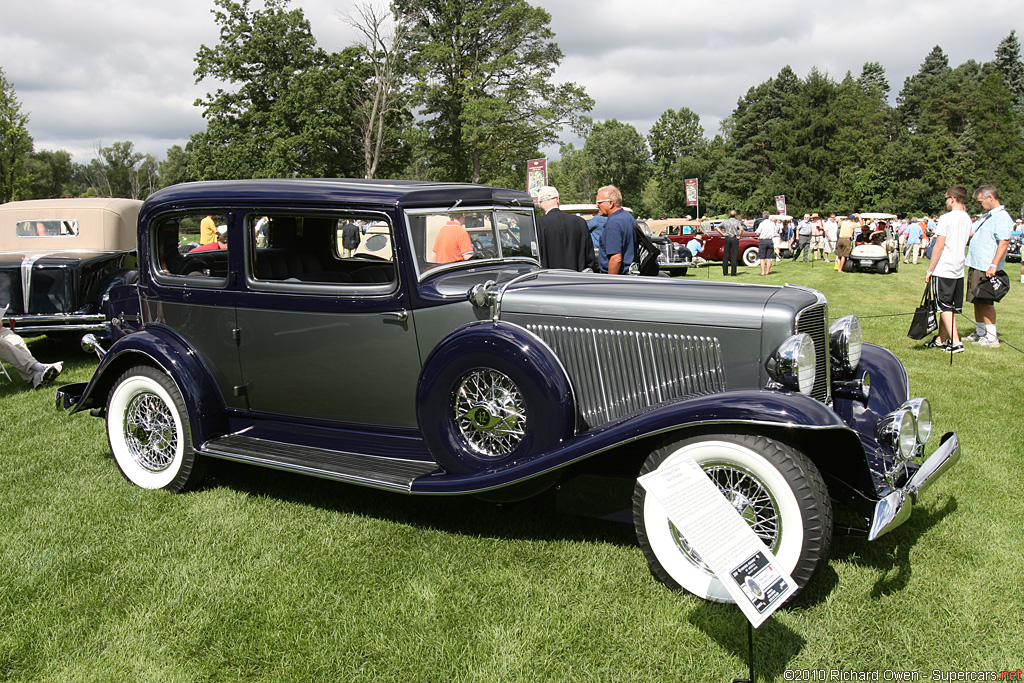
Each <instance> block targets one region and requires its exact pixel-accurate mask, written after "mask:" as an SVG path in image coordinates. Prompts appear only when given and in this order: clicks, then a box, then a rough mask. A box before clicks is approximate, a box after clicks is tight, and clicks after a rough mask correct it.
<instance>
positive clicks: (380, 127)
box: [343, 0, 412, 178]
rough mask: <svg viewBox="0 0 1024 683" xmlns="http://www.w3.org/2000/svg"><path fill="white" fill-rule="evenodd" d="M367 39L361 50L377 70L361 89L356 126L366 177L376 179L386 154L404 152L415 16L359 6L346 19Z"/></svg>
mask: <svg viewBox="0 0 1024 683" xmlns="http://www.w3.org/2000/svg"><path fill="white" fill-rule="evenodd" d="M343 18H344V20H345V21H346V23H348V24H349V25H350V26H352V27H354V28H355V29H356V30H358V31H359V32H360V33H361V34H362V36H363V39H362V41H361V42H360V45H359V47H360V48H361V49H362V51H363V55H364V58H365V60H366V62H367V63H368V65H369V66H370V68H371V69H372V73H373V75H372V77H371V78H368V79H367V80H366V81H365V82H364V83H363V84H362V86H361V87H360V88H359V90H358V96H359V103H358V105H357V107H356V126H357V129H358V132H359V145H360V148H361V149H362V152H363V176H364V177H365V178H374V177H376V175H377V171H378V168H379V167H380V165H381V159H382V158H383V157H384V156H385V155H389V156H394V155H395V153H396V152H398V151H399V150H400V149H401V148H402V140H401V133H402V125H401V124H402V122H403V121H404V120H405V119H406V118H407V116H406V115H407V114H408V109H407V108H406V107H405V104H404V102H405V99H406V98H405V96H404V95H405V93H404V84H405V80H406V78H407V74H406V72H405V62H406V58H407V54H406V52H407V51H408V49H409V47H410V43H409V41H408V40H407V39H406V36H407V35H408V33H409V29H410V26H411V23H412V18H411V16H410V15H399V16H397V17H393V18H389V14H388V12H387V10H386V9H385V8H384V7H383V6H382V5H377V4H374V3H373V2H370V1H369V0H368V1H367V2H365V3H364V4H362V5H358V6H357V7H356V8H355V10H354V14H351V13H350V14H346V15H343Z"/></svg>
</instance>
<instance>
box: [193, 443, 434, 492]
mask: <svg viewBox="0 0 1024 683" xmlns="http://www.w3.org/2000/svg"><path fill="white" fill-rule="evenodd" d="M197 452H198V453H200V454H202V455H207V456H210V457H212V458H221V459H224V460H235V461H238V462H244V463H248V464H250V465H259V466H261V467H269V468H272V469H276V470H284V471H286V472H297V473H299V474H309V475H312V476H315V477H321V478H323V479H333V480H336V481H343V482H347V483H351V484H360V485H362V486H370V487H373V488H380V489H388V490H391V491H401V492H404V493H408V492H409V490H410V488H411V487H412V482H413V481H414V480H416V479H417V478H418V477H421V476H423V475H425V474H430V473H431V472H434V471H436V470H437V469H438V466H437V463H435V462H427V461H425V460H399V459H397V458H382V457H380V456H376V455H363V454H360V453H346V452H342V451H332V450H327V449H325V448H313V447H311V446H300V445H297V444H291V443H284V442H281V441H270V440H267V439H258V438H254V437H251V436H242V435H240V434H228V435H227V436H221V437H218V438H216V439H210V440H209V441H207V442H206V443H204V444H203V446H202V448H201V449H197Z"/></svg>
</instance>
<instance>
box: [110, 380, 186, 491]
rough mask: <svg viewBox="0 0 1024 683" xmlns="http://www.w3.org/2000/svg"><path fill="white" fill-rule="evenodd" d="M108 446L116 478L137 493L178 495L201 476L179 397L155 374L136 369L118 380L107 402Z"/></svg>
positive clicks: (169, 382)
mask: <svg viewBox="0 0 1024 683" xmlns="http://www.w3.org/2000/svg"><path fill="white" fill-rule="evenodd" d="M107 440H108V442H109V443H110V450H111V452H112V453H113V454H114V460H115V462H117V467H118V469H120V470H121V474H123V475H124V477H125V479H127V480H128V481H130V482H131V483H133V484H135V485H136V486H139V487H141V488H144V489H166V490H168V491H182V490H184V489H186V488H188V487H190V486H193V485H195V484H196V483H198V481H199V479H200V478H201V476H202V472H201V469H202V468H201V467H200V464H201V459H199V458H198V457H197V456H196V453H195V451H194V450H193V448H192V439H191V434H190V431H189V421H188V413H187V412H186V410H185V404H184V401H183V400H182V398H181V393H180V392H179V391H178V388H177V387H176V386H175V385H174V382H173V381H171V379H170V377H168V376H167V375H166V374H164V373H163V372H161V371H160V370H157V369H156V368H153V367H150V366H146V365H140V366H136V367H134V368H132V369H130V370H128V371H127V372H125V373H124V374H122V375H121V376H120V377H119V378H118V380H117V382H116V383H115V385H114V389H113V390H112V391H111V392H110V396H109V397H108V399H107Z"/></svg>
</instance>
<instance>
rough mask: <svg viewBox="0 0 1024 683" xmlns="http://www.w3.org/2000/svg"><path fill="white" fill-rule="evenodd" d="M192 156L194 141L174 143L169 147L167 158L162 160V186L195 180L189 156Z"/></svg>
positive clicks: (160, 170) (160, 173)
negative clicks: (183, 143)
mask: <svg viewBox="0 0 1024 683" xmlns="http://www.w3.org/2000/svg"><path fill="white" fill-rule="evenodd" d="M191 156H192V143H191V142H189V143H186V144H185V147H184V149H182V147H181V145H172V146H171V147H169V148H168V149H167V158H166V159H164V160H163V161H161V162H160V169H159V175H160V187H169V186H171V185H177V184H178V183H185V182H188V181H190V180H195V178H193V177H192V174H191V173H190V171H189V158H190V157H191Z"/></svg>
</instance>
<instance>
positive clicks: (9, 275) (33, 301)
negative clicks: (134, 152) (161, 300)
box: [0, 198, 142, 337]
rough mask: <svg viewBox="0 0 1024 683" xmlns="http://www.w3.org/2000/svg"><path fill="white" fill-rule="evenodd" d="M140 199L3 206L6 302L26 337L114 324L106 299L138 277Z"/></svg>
mask: <svg viewBox="0 0 1024 683" xmlns="http://www.w3.org/2000/svg"><path fill="white" fill-rule="evenodd" d="M141 206H142V202H141V201H138V200H135V199H104V198H93V199H39V200H30V201H22V202H8V203H7V204H2V205H0V308H2V307H3V306H5V305H6V306H7V313H5V320H7V322H8V324H10V325H11V326H12V327H14V328H15V329H16V330H17V331H18V333H19V334H20V335H22V336H25V337H28V336H34V335H39V334H56V333H62V332H67V333H77V334H78V335H81V333H82V332H84V331H92V332H99V333H101V336H105V333H106V332H107V330H108V312H107V298H108V296H109V294H110V291H111V289H113V288H114V287H115V286H117V285H121V284H125V283H130V282H134V281H135V278H136V275H137V273H136V271H135V236H136V234H137V232H138V215H139V209H140V208H141Z"/></svg>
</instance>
